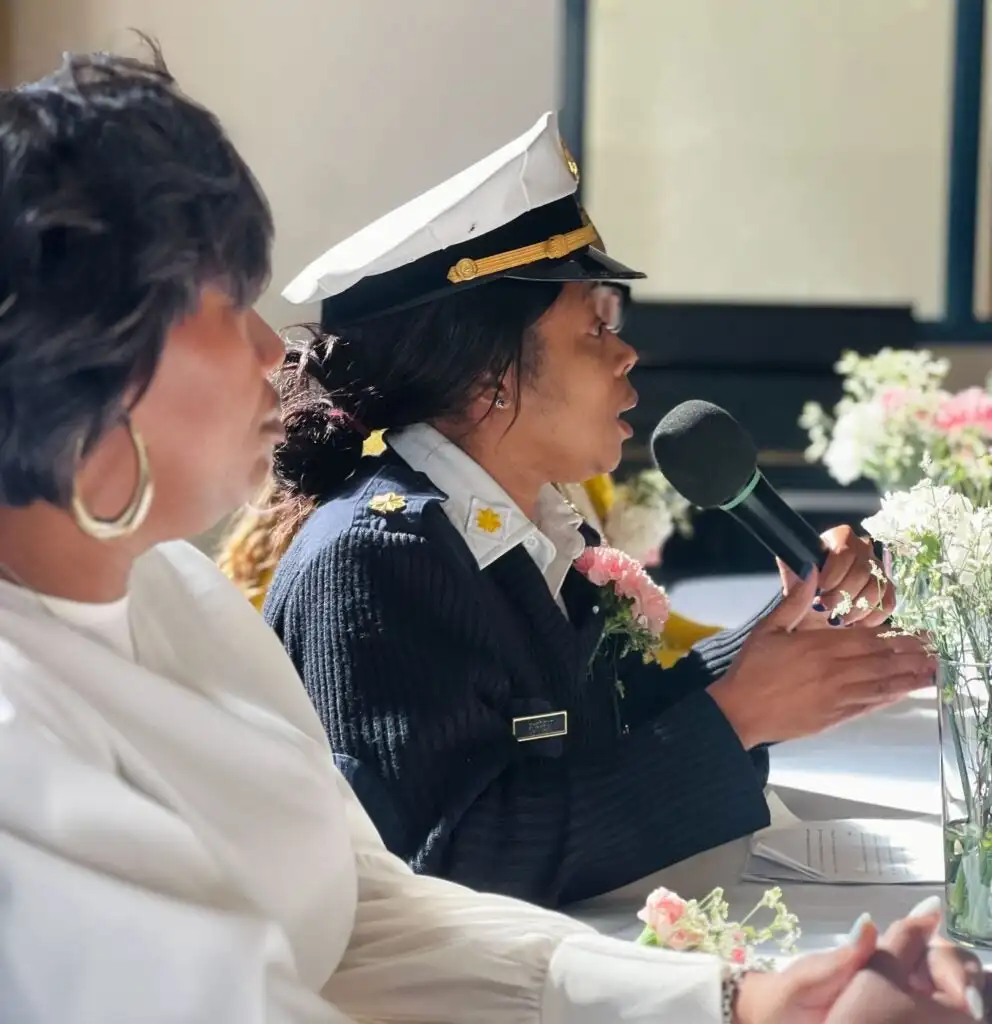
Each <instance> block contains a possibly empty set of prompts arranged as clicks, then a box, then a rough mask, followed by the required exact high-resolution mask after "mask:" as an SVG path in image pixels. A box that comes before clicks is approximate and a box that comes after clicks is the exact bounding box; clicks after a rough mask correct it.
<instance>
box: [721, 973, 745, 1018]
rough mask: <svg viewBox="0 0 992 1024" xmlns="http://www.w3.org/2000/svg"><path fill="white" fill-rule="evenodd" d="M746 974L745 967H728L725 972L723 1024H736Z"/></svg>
mask: <svg viewBox="0 0 992 1024" xmlns="http://www.w3.org/2000/svg"><path fill="white" fill-rule="evenodd" d="M745 974H747V970H746V969H745V968H743V967H730V966H728V967H727V968H726V969H725V970H724V972H723V993H722V996H721V999H720V1011H721V1012H720V1019H721V1021H722V1022H723V1024H734V1021H735V1017H734V1010H735V1009H736V1007H737V994H738V992H740V988H741V980H742V979H743V977H744V975H745Z"/></svg>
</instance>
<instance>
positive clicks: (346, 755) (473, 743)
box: [265, 115, 933, 905]
mask: <svg viewBox="0 0 992 1024" xmlns="http://www.w3.org/2000/svg"><path fill="white" fill-rule="evenodd" d="M599 244H600V243H599V239H598V236H597V234H596V231H595V228H593V226H592V225H591V223H590V222H589V220H588V218H587V217H586V216H585V213H584V211H583V210H582V208H581V207H580V205H579V204H578V202H577V199H576V176H575V174H574V172H573V167H572V166H571V165H570V161H569V159H568V156H567V153H566V152H565V151H564V150H563V148H562V145H561V142H560V138H559V135H558V131H557V127H556V123H555V119H554V117H553V116H552V115H546V116H545V117H543V118H542V119H541V120H540V121H539V122H538V123H537V125H536V126H535V127H534V128H533V129H532V130H531V131H530V132H528V133H526V134H525V135H523V136H522V137H521V138H519V139H517V140H515V141H514V142H513V143H511V144H509V145H508V146H506V147H504V148H503V149H501V150H499V151H497V152H496V153H494V154H492V155H491V156H489V157H487V158H486V159H484V160H482V161H480V162H479V163H478V164H476V165H474V166H472V167H470V168H469V169H467V170H465V171H463V172H462V173H460V174H459V175H457V176H456V177H454V178H452V179H451V180H450V181H447V182H445V183H444V184H442V185H440V186H438V187H437V188H435V189H432V190H431V191H430V192H427V193H426V194H424V195H421V196H420V197H419V198H417V199H415V200H414V201H413V202H411V203H409V204H407V205H406V206H404V207H401V208H400V209H398V210H396V211H394V212H393V213H391V214H389V215H387V216H386V217H384V218H382V219H381V220H379V221H377V222H375V223H374V224H372V225H370V226H368V227H366V228H365V229H363V230H362V231H360V232H359V233H358V234H357V235H355V236H353V237H352V238H350V239H348V240H346V241H344V242H342V243H341V244H340V245H338V246H335V247H334V248H332V249H331V250H330V251H329V252H327V253H326V254H325V255H324V256H322V257H321V258H320V259H318V260H317V261H316V262H315V263H313V264H312V265H311V266H310V267H308V268H307V269H306V270H305V271H304V272H303V273H302V274H301V275H300V276H299V277H298V278H297V279H296V280H295V281H294V282H293V283H292V284H291V285H290V286H289V288H288V289H287V290H286V292H285V295H286V297H287V298H289V299H290V300H292V301H294V302H300V303H304V302H309V301H312V300H314V299H317V298H320V299H322V300H323V306H322V325H321V329H320V330H316V329H315V330H314V331H313V332H312V336H310V337H309V339H308V340H307V341H306V342H305V343H302V344H301V345H299V346H297V347H295V348H294V349H293V350H292V351H291V353H290V356H289V359H288V362H287V366H286V367H285V368H284V371H283V374H282V390H283V398H284V425H285V428H286V432H287V439H286V442H285V444H284V445H283V446H282V447H281V448H280V449H278V450H277V453H276V459H275V471H276V481H277V487H276V494H275V499H274V500H275V503H276V505H277V507H279V508H281V509H282V515H281V521H280V525H279V529H280V530H281V531H283V533H284V534H287V535H288V534H293V533H295V534H296V535H295V539H294V540H293V542H292V544H291V545H290V547H289V549H288V551H287V552H286V554H285V556H284V557H283V559H282V561H281V564H280V565H279V568H278V570H277V572H276V574H275V578H274V580H273V583H272V586H271V589H270V591H269V594H268V599H267V602H266V606H265V616H266V618H267V620H268V622H269V623H270V624H271V625H272V626H273V627H274V628H275V630H276V632H277V633H278V635H279V636H280V638H281V639H282V641H283V643H284V645H285V646H286V648H287V650H288V652H289V654H290V656H291V657H292V659H293V661H294V663H295V664H296V667H297V669H298V670H299V671H300V673H301V675H302V677H303V680H304V682H305V684H306V687H307V689H308V691H309V694H310V697H311V699H312V700H313V702H314V705H315V706H316V708H317V710H318V712H319V713H320V716H321V718H322V721H323V723H324V727H325V729H326V730H327V733H328V736H329V738H330V740H331V744H332V747H333V748H334V750H335V752H336V754H337V756H338V759H339V763H340V764H341V765H342V766H343V767H344V768H345V770H346V772H347V774H348V775H349V777H350V778H351V780H352V782H353V784H354V786H355V788H356V791H357V792H358V794H359V795H360V797H361V798H362V799H363V801H364V803H365V805H366V808H367V809H368V810H369V812H370V813H371V815H372V817H373V819H374V820H375V822H376V824H377V826H378V827H379V830H380V832H381V834H382V835H383V837H384V839H385V840H386V842H387V844H388V845H389V846H390V847H391V848H392V849H393V850H394V851H395V852H396V853H398V854H399V855H400V856H402V857H403V858H405V859H406V860H408V861H409V863H410V864H411V865H413V866H414V867H415V868H416V869H417V870H420V871H424V872H428V873H433V874H438V875H442V876H445V877H448V878H452V879H456V880H458V881H461V882H464V883H466V884H471V885H476V886H482V887H485V888H488V889H495V890H498V891H501V892H505V893H509V894H512V895H516V896H521V897H524V898H527V899H529V900H532V901H535V902H539V903H542V904H546V905H561V904H565V903H568V902H570V901H574V900H580V899H583V898H586V897H591V896H594V895H596V894H598V893H602V892H604V891H607V890H610V889H613V888H615V887H617V886H620V885H623V884H625V883H627V882H630V881H631V880H633V879H637V878H640V877H643V876H645V875H647V874H649V873H650V872H652V871H655V870H657V869H659V868H661V867H664V866H665V865H668V864H671V863H673V862H675V861H678V860H681V859H683V858H685V857H688V856H690V855H691V854H694V853H697V852H699V851H700V850H703V849H706V848H709V847H713V846H716V845H718V844H721V843H724V842H727V841H729V840H732V839H734V838H736V837H739V836H741V835H743V834H745V833H749V832H752V831H754V830H756V829H759V828H761V827H763V826H765V825H767V824H768V821H769V816H768V810H767V806H766V803H765V799H764V795H763V790H764V786H765V782H766V776H767V753H766V749H765V746H764V745H765V744H768V743H771V742H774V741H780V740H786V739H791V738H793V737H798V736H802V735H805V734H809V733H813V732H816V731H818V730H820V729H822V728H824V727H826V726H829V725H833V724H835V723H836V722H839V721H841V720H843V719H844V718H847V717H849V716H852V715H856V714H860V713H863V712H865V711H868V710H870V709H872V708H875V707H878V706H880V705H883V704H887V703H889V702H891V701H892V700H894V699H896V698H898V697H899V696H900V695H902V694H904V693H906V692H908V691H911V690H914V689H917V688H919V687H920V686H921V685H924V684H926V683H927V682H928V681H929V679H930V677H931V676H932V671H933V669H932V665H931V663H930V661H929V660H928V658H927V657H926V655H925V654H924V652H923V651H922V650H921V648H920V647H919V645H918V644H917V642H916V641H915V640H913V639H910V638H906V637H889V638H883V637H880V636H878V635H877V632H878V631H877V630H874V629H867V628H854V629H846V630H845V629H832V628H829V627H828V626H827V625H826V621H825V620H826V618H827V615H826V614H825V613H822V612H818V611H815V610H814V608H822V607H828V608H830V607H833V604H834V603H835V602H836V600H837V596H838V595H837V593H836V592H837V591H840V590H844V591H847V592H849V593H850V594H852V595H854V596H857V595H859V594H861V593H865V594H867V595H868V596H869V597H870V598H871V601H870V602H868V603H869V604H870V608H869V609H868V610H866V611H863V610H860V609H858V608H855V609H853V610H852V612H851V613H850V614H849V615H848V616H847V617H846V620H845V621H846V622H847V623H849V624H855V625H858V624H860V625H862V626H872V625H877V624H878V623H880V622H881V621H883V620H884V618H885V617H886V614H887V611H888V609H889V607H890V604H891V595H890V594H889V593H885V594H880V593H879V586H878V584H877V582H876V580H874V579H873V578H872V576H871V568H872V566H871V549H870V547H869V545H868V543H867V542H864V541H861V540H859V539H857V538H855V537H854V536H853V535H852V534H851V533H850V531H849V530H847V529H841V530H836V531H833V532H831V533H829V534H827V535H826V537H825V540H826V542H827V543H828V545H829V546H830V547H831V548H832V553H831V555H830V558H829V560H828V562H827V564H826V566H825V568H824V569H823V570H822V571H821V573H820V576H819V579H817V577H816V575H815V574H814V575H811V576H810V577H809V578H808V579H807V580H806V581H805V582H800V581H798V580H796V579H787V580H786V583H785V588H786V590H787V591H788V595H787V596H786V597H785V598H784V599H783V600H781V602H780V603H778V604H777V606H774V607H770V608H769V609H767V612H766V614H763V615H762V616H759V617H758V618H756V619H755V620H754V622H752V623H750V624H749V625H748V626H747V627H745V628H743V629H739V630H736V631H731V632H727V633H721V634H719V635H717V636H715V637H713V638H712V639H710V640H708V641H706V642H704V643H701V644H699V645H698V646H697V648H696V649H695V650H694V651H693V652H692V653H691V655H690V656H689V657H687V658H684V659H682V660H681V661H680V662H679V663H678V664H677V665H676V666H675V667H674V668H672V669H670V670H667V671H662V670H660V669H659V668H658V666H657V665H655V664H650V665H646V664H644V662H643V659H642V658H641V656H640V655H636V654H628V655H627V656H626V657H623V656H621V648H622V644H621V643H620V642H619V641H618V640H617V638H615V637H611V636H607V635H606V630H605V614H606V610H605V608H604V604H605V602H604V599H603V595H602V594H601V592H600V590H599V589H598V588H597V587H595V586H593V585H592V584H591V583H590V581H589V580H588V579H587V578H585V577H584V576H583V575H582V574H581V573H580V572H578V571H577V570H576V568H575V567H574V565H573V563H574V562H575V560H576V559H577V558H578V557H579V556H580V555H581V554H582V552H583V550H584V549H585V548H586V547H587V546H590V545H596V544H597V543H598V537H597V536H596V535H595V534H594V533H593V531H591V530H590V529H588V528H587V527H586V526H585V525H584V524H583V523H582V522H581V521H580V520H579V518H578V517H577V516H576V515H575V513H574V512H573V510H572V508H571V507H570V506H569V505H568V504H567V503H566V502H565V501H563V500H562V498H561V497H560V495H559V493H558V492H557V491H556V490H555V489H554V487H553V486H551V485H552V482H559V483H561V482H571V481H581V480H585V479H587V478H588V477H590V476H592V475H593V474H595V473H601V472H608V471H611V470H612V469H614V468H615V467H616V466H617V464H618V463H619V461H620V458H621V449H622V445H623V443H624V441H625V440H626V439H627V438H629V437H630V435H631V428H630V427H629V425H628V424H627V423H626V422H625V420H624V418H623V417H624V414H625V413H626V412H628V411H629V410H630V409H631V408H632V407H633V406H634V404H635V402H636V401H637V395H636V393H635V391H634V389H633V387H632V386H631V384H630V382H629V379H628V375H629V373H630V371H631V369H632V368H633V366H634V364H635V362H636V361H637V355H636V353H635V352H634V350H633V349H632V348H631V347H630V346H629V345H627V344H626V343H625V342H624V341H623V339H622V337H621V336H620V333H619V331H620V329H621V326H622V321H623V312H624V305H625V302H626V288H625V286H624V284H623V282H624V281H627V280H630V279H632V278H637V277H641V276H643V275H641V274H639V273H637V272H635V271H633V270H631V269H629V268H628V267H626V266H624V265H623V264H621V263H619V262H617V261H616V260H615V259H613V258H612V257H610V256H607V255H606V254H605V253H604V252H603V251H602V250H601V248H600V247H599ZM383 428H385V429H386V431H387V433H386V440H387V446H388V447H387V451H386V452H384V453H383V454H382V455H380V456H378V457H376V458H364V459H363V458H362V445H363V441H364V439H365V438H366V437H367V435H368V434H369V432H370V431H373V430H378V429H383ZM818 588H819V590H822V591H824V593H823V594H822V595H820V597H819V601H823V602H825V604H820V603H818V597H817V594H818Z"/></svg>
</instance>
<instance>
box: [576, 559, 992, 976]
mask: <svg viewBox="0 0 992 1024" xmlns="http://www.w3.org/2000/svg"><path fill="white" fill-rule="evenodd" d="M774 585H775V581H774V578H773V577H745V578H744V580H743V582H742V583H739V581H737V580H734V579H723V580H716V579H714V580H704V581H696V582H692V583H687V584H683V585H681V586H679V587H674V588H672V595H671V596H672V604H673V607H674V608H675V609H676V610H677V611H679V612H680V613H683V614H691V615H692V616H693V617H697V616H698V617H699V618H703V619H704V620H705V619H708V620H709V621H711V622H717V623H719V624H721V625H733V624H734V623H736V622H743V621H746V619H747V618H748V616H749V615H750V614H753V613H754V611H756V610H760V608H761V607H762V606H763V605H764V604H766V603H767V601H768V600H769V599H770V596H771V595H772V594H774ZM769 586H771V587H772V589H771V590H769V589H768V588H769ZM738 599H739V600H738ZM703 609H708V612H706V613H704V614H700V611H701V610H703ZM934 701H935V696H934V693H933V691H932V690H930V691H921V692H920V693H919V694H914V695H912V696H911V697H909V698H908V699H907V700H906V701H904V702H903V703H902V704H900V705H898V706H896V707H894V708H889V709H887V710H885V711H881V712H878V713H876V714H874V715H870V716H866V717H864V718H861V719H858V720H856V721H854V722H849V723H847V724H845V725H842V726H838V727H837V728H835V729H832V730H830V731H828V732H826V733H823V734H821V735H820V736H815V737H811V738H809V739H804V740H798V741H794V742H791V743H783V744H780V745H779V746H777V747H775V748H773V749H772V751H771V776H770V780H769V783H770V787H771V789H772V790H773V791H774V792H775V794H776V795H777V796H778V797H779V798H780V799H781V800H782V802H783V803H784V804H785V806H786V807H787V808H788V810H789V811H791V812H792V813H793V814H795V815H796V816H797V817H799V818H801V819H803V820H805V821H814V820H828V819H835V818H850V817H877V818H881V817H923V816H926V817H929V818H931V820H939V818H938V816H939V814H940V788H939V785H940V783H939V760H938V752H937V721H936V716H937V712H936V707H935V703H934ZM700 813H701V814H705V813H707V810H706V808H700ZM746 853H747V840H739V841H738V842H735V843H730V844H728V845H726V846H723V847H720V848H718V849H716V850H710V851H708V852H707V853H704V854H700V855H699V856H697V857H693V858H691V859H690V860H688V861H684V862H683V863H682V864H677V865H675V866H673V867H671V868H666V869H665V870H663V871H660V872H658V873H657V874H655V875H652V876H649V877H648V878H645V879H642V880H640V881H639V882H636V883H634V884H632V885H629V886H626V887H624V888H623V889H618V890H617V891H615V892H612V893H608V894H606V895H604V896H600V897H598V898H596V899H595V900H591V901H589V902H587V903H584V904H581V905H579V906H578V907H576V908H574V910H573V911H572V913H573V914H574V916H576V917H578V918H580V919H582V920H585V921H587V922H589V923H590V924H592V925H594V926H595V927H597V928H598V929H600V930H601V931H603V932H605V933H607V934H610V935H617V936H620V937H623V938H630V939H633V938H636V936H637V935H638V934H639V933H640V928H641V926H640V922H639V921H637V919H636V917H635V915H636V913H637V911H638V910H639V909H640V907H641V906H642V905H643V903H644V898H645V896H646V895H647V894H648V892H650V891H651V889H653V888H655V887H656V886H658V885H665V886H667V887H668V888H670V889H674V890H675V891H676V892H678V893H679V894H680V895H682V896H683V897H685V898H691V897H697V896H703V895H705V894H706V893H708V892H709V891H710V889H712V888H713V887H714V886H716V885H721V886H723V887H724V888H725V889H726V890H727V898H728V901H729V903H730V905H731V910H732V911H735V910H739V911H741V912H744V911H746V910H749V909H750V908H751V906H752V905H753V904H754V902H755V901H756V900H757V899H758V898H759V897H760V895H761V893H762V892H763V891H764V889H765V888H766V886H764V885H755V884H749V883H743V882H741V881H740V876H741V873H742V870H743V867H744V860H745V857H746ZM782 889H783V891H784V892H785V897H786V902H787V903H788V905H789V909H790V910H792V911H793V912H794V913H796V914H798V915H799V918H800V923H801V926H802V929H803V937H802V940H801V942H800V949H801V950H807V951H808V950H813V949H822V948H825V947H828V946H833V945H836V944H837V943H838V942H839V941H840V940H841V939H842V937H843V936H845V935H846V934H847V933H848V931H849V930H850V927H851V925H852V923H853V922H854V920H855V919H856V918H857V917H858V916H859V915H860V914H861V913H862V912H864V911H868V912H869V913H871V915H872V916H873V918H874V919H875V920H876V921H877V922H878V923H880V924H884V923H887V922H889V921H890V920H892V919H893V918H895V917H898V916H902V915H904V914H905V913H906V912H907V911H909V910H910V909H911V908H912V907H913V906H915V905H916V904H917V903H918V902H919V901H920V900H921V899H923V898H924V897H926V896H930V895H933V894H935V893H939V892H940V891H941V890H940V889H939V888H938V887H935V886H896V885H890V886H826V885H796V884H784V885H783V886H782ZM988 962H990V963H992V957H990V958H989V959H988Z"/></svg>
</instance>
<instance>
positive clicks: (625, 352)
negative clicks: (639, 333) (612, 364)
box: [616, 334, 639, 377]
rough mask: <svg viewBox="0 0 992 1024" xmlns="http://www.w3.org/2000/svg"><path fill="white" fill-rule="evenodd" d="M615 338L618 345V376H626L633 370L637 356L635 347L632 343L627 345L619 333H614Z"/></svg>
mask: <svg viewBox="0 0 992 1024" xmlns="http://www.w3.org/2000/svg"><path fill="white" fill-rule="evenodd" d="M616 339H617V344H618V345H619V353H618V356H617V367H618V376H622V377H626V376H627V374H628V373H630V371H631V370H633V368H634V366H635V365H636V363H637V360H638V358H639V357H638V355H637V349H636V348H634V346H633V345H628V344H627V342H625V341H624V340H623V338H621V337H620V335H619V334H618V335H616Z"/></svg>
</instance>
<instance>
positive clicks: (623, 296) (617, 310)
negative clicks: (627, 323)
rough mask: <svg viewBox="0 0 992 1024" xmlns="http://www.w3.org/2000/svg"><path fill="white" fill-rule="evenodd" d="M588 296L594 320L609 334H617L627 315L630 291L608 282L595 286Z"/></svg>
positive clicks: (620, 285) (622, 286) (625, 287)
mask: <svg viewBox="0 0 992 1024" xmlns="http://www.w3.org/2000/svg"><path fill="white" fill-rule="evenodd" d="M590 295H591V296H592V302H593V308H594V310H595V312H596V318H597V319H598V320H599V322H600V323H601V324H602V325H603V327H605V328H606V330H608V331H609V332H610V333H611V334H619V333H620V330H621V329H622V328H623V322H624V318H625V317H626V315H627V304H628V302H629V301H630V289H629V288H628V287H627V286H626V285H623V284H614V283H613V282H610V283H604V284H597V285H595V286H594V287H593V289H592V291H591V292H590Z"/></svg>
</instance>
